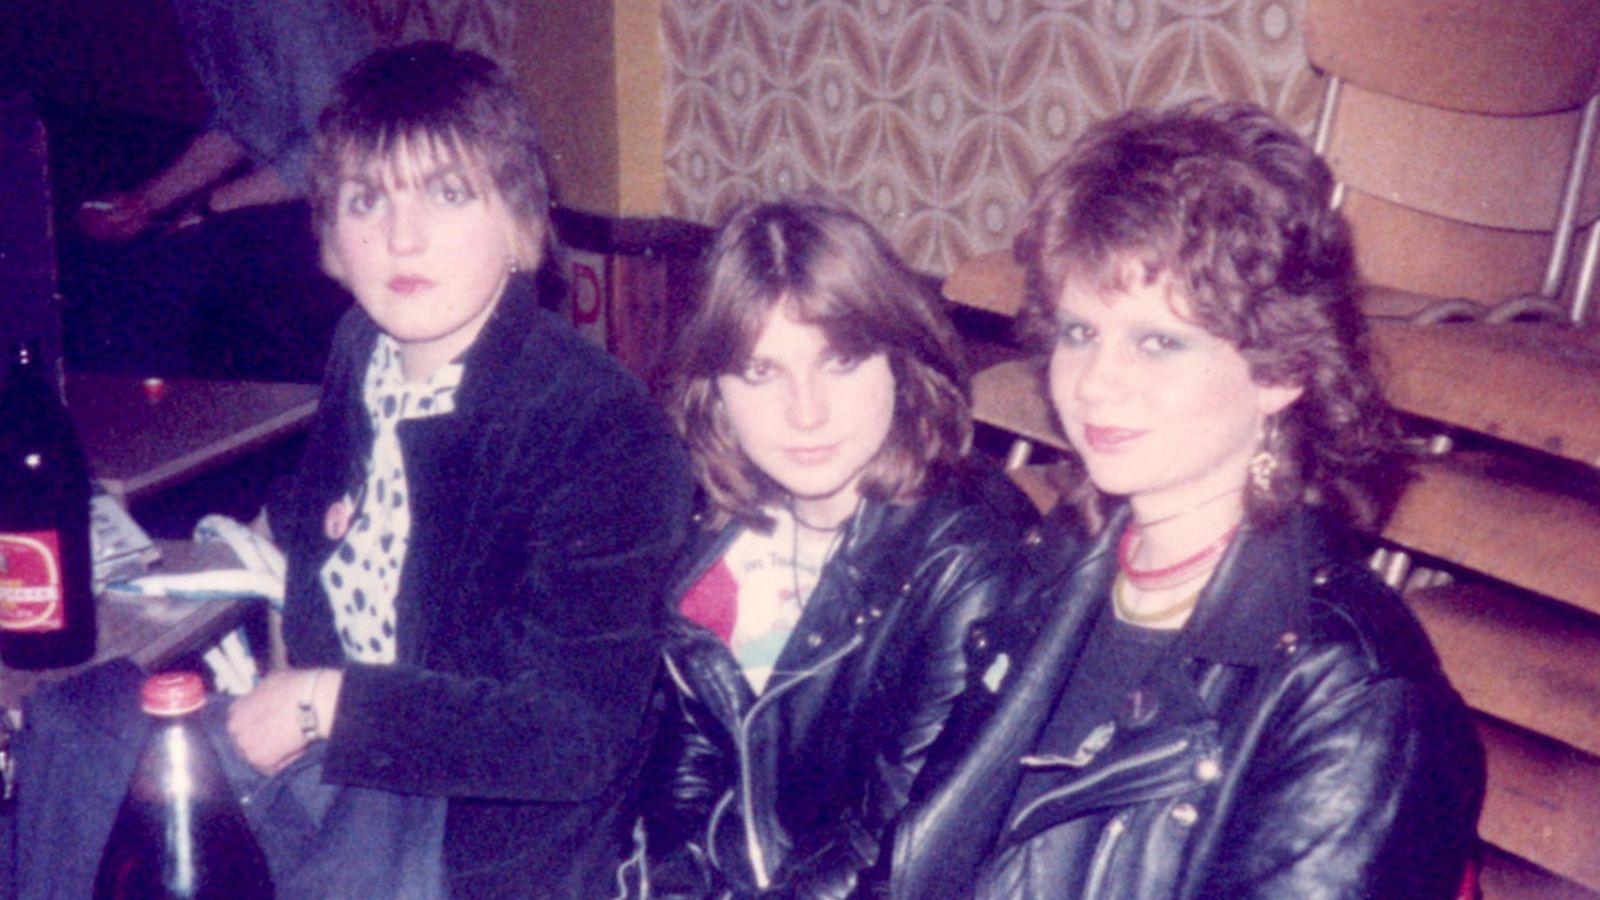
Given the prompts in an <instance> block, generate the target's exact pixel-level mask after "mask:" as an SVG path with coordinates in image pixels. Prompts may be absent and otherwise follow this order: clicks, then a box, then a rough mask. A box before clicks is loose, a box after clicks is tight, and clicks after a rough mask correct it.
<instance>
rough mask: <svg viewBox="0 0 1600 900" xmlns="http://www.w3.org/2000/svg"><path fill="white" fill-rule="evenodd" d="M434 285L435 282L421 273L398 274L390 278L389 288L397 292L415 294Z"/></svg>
mask: <svg viewBox="0 0 1600 900" xmlns="http://www.w3.org/2000/svg"><path fill="white" fill-rule="evenodd" d="M431 287H433V282H432V281H430V280H429V279H427V278H423V277H422V276H421V275H396V276H395V277H393V278H391V279H389V290H391V291H393V292H394V293H396V294H415V293H417V292H418V291H425V290H427V289H428V288H431Z"/></svg>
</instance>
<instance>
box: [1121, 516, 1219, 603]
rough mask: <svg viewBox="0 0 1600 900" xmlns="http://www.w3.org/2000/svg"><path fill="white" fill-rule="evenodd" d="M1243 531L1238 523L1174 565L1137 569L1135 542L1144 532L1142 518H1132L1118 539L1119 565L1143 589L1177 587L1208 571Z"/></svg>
mask: <svg viewBox="0 0 1600 900" xmlns="http://www.w3.org/2000/svg"><path fill="white" fill-rule="evenodd" d="M1238 533H1239V526H1238V525H1234V526H1233V527H1232V528H1229V529H1228V530H1227V531H1225V532H1223V534H1222V536H1221V537H1219V538H1217V539H1216V540H1214V541H1212V542H1211V543H1209V544H1207V545H1205V546H1204V547H1201V548H1200V549H1199V550H1198V551H1197V552H1196V553H1195V554H1194V555H1193V556H1190V557H1188V558H1187V559H1180V560H1178V561H1177V562H1175V563H1173V564H1172V565H1170V566H1162V567H1161V568H1159V569H1135V568H1134V567H1133V544H1134V541H1135V540H1137V539H1138V538H1139V536H1140V529H1139V523H1138V522H1129V523H1128V527H1127V528H1126V529H1124V530H1123V532H1122V539H1121V540H1119V541H1118V542H1117V565H1118V566H1120V567H1121V568H1122V574H1123V575H1124V576H1126V577H1127V579H1128V581H1129V583H1131V584H1132V585H1133V586H1134V587H1136V588H1138V589H1139V590H1141V591H1160V590H1165V589H1167V588H1172V587H1177V586H1178V585H1180V584H1183V583H1184V582H1186V581H1189V580H1191V579H1193V578H1196V577H1197V576H1199V575H1201V574H1202V573H1204V572H1205V571H1206V570H1207V569H1208V568H1209V567H1210V565H1211V563H1212V562H1213V561H1214V560H1216V558H1217V557H1219V556H1221V555H1222V551H1224V550H1226V549H1228V542H1229V541H1232V540H1233V536H1234V535H1235V534H1238Z"/></svg>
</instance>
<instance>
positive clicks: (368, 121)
mask: <svg viewBox="0 0 1600 900" xmlns="http://www.w3.org/2000/svg"><path fill="white" fill-rule="evenodd" d="M311 147H312V149H311V158H310V161H309V163H308V165H307V172H308V174H309V176H310V188H309V194H310V201H311V213H312V221H313V224H314V225H315V227H316V228H317V230H318V232H319V233H322V232H325V231H326V230H327V228H328V227H329V226H330V225H332V223H333V221H334V219H335V218H336V206H337V203H338V197H339V182H340V181H341V179H343V178H345V177H346V176H347V175H348V174H349V173H350V170H351V169H352V168H353V167H354V168H360V167H366V166H373V165H381V164H383V163H385V162H389V161H392V159H393V157H394V154H396V153H399V152H402V149H403V150H404V152H408V153H412V154H419V153H424V152H427V153H432V154H434V155H435V156H436V157H437V158H440V159H446V160H452V161H456V160H459V161H461V162H463V163H465V168H466V169H467V170H468V175H469V180H470V176H478V177H486V178H487V179H488V180H489V181H490V182H492V183H493V186H494V188H495V191H496V192H497V193H498V195H499V198H500V200H501V201H502V202H503V203H505V204H506V208H507V210H508V211H509V212H510V214H511V218H512V220H513V221H515V222H516V223H517V224H518V226H519V229H520V230H521V232H522V235H523V238H524V241H523V246H521V247H519V248H518V254H517V256H518V258H517V262H518V263H519V264H522V265H526V266H530V267H531V266H533V265H534V264H536V263H537V262H538V261H539V260H540V259H541V256H540V255H539V254H540V253H541V251H542V252H543V256H542V258H543V259H545V260H548V259H549V258H550V253H549V252H548V251H549V249H550V227H549V220H550V194H551V187H550V176H549V166H548V165H547V164H546V162H545V158H544V148H543V143H542V141H541V139H540V134H539V126H538V124H537V123H536V122H535V121H534V118H533V114H532V113H531V112H530V111H529V109H528V106H527V104H526V102H524V100H523V98H522V96H521V94H519V93H518V92H517V89H516V87H515V86H514V85H513V84H512V83H511V81H510V79H509V78H507V77H506V74H505V73H504V72H503V71H502V70H501V69H500V68H499V67H498V66H496V65H495V63H494V62H493V61H491V60H490V59H488V58H487V57H485V56H482V55H480V54H477V53H474V52H472V51H470V50H462V49H459V48H456V47H452V46H451V45H449V44H446V43H442V42H439V41H422V42H418V43H413V44H406V45H403V46H399V47H394V48H391V49H385V50H379V51H377V52H376V53H373V54H372V55H370V56H368V57H367V58H366V59H364V60H362V61H361V62H359V63H357V64H356V65H355V66H354V67H353V68H351V69H350V71H349V72H346V73H345V74H344V76H343V77H342V78H341V79H340V80H339V84H338V87H337V89H336V90H335V92H334V98H333V101H332V102H331V103H329V104H328V107H327V109H324V110H323V111H322V115H321V116H320V117H319V118H318V120H317V129H316V132H315V133H314V135H313V136H312V144H311ZM474 187H475V188H481V187H482V185H474Z"/></svg>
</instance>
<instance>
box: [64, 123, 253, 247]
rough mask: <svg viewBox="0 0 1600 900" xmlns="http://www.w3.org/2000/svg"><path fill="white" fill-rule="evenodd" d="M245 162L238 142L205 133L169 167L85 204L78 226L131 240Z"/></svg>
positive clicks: (104, 238)
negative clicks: (162, 215)
mask: <svg viewBox="0 0 1600 900" xmlns="http://www.w3.org/2000/svg"><path fill="white" fill-rule="evenodd" d="M245 158H246V154H245V149H244V147H243V145H241V144H240V143H239V142H238V141H236V140H234V139H233V138H231V137H229V136H228V135H227V134H225V133H224V132H221V131H207V132H205V133H203V134H201V135H200V136H199V137H197V138H195V139H194V141H193V142H191V143H190V144H189V146H188V148H186V149H185V150H184V151H183V153H182V154H180V155H179V156H178V158H177V159H176V160H174V161H173V162H172V164H171V165H169V166H167V167H166V168H165V169H162V170H161V172H160V173H159V174H157V175H156V176H155V177H154V178H151V179H150V180H149V181H147V182H145V183H144V184H142V185H140V186H139V187H137V188H134V189H133V190H131V191H128V192H126V193H121V194H111V195H109V196H106V197H102V198H100V199H97V200H91V201H89V202H88V203H86V204H84V205H83V207H82V208H81V209H80V210H79V212H78V224H79V226H80V227H82V228H83V231H84V233H85V234H87V235H89V236H90V237H92V238H94V239H95V240H99V241H126V240H131V239H133V238H135V237H138V236H139V235H140V234H141V233H143V232H144V230H145V229H146V228H149V227H150V223H151V222H152V221H154V220H155V219H156V218H157V217H158V216H160V215H161V214H162V213H164V212H166V211H168V210H169V209H172V208H173V207H175V206H178V205H179V204H181V203H182V202H183V201H185V200H187V199H188V198H189V197H191V196H193V195H194V194H195V192H197V191H199V190H201V189H203V188H205V187H206V186H207V185H209V184H211V183H212V182H214V181H216V180H217V179H218V178H221V177H222V176H224V175H226V174H227V173H228V172H230V171H232V170H233V169H234V168H235V167H236V166H238V165H239V164H240V163H241V162H243V161H244V160H245Z"/></svg>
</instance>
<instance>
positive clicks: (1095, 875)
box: [1083, 813, 1128, 900]
mask: <svg viewBox="0 0 1600 900" xmlns="http://www.w3.org/2000/svg"><path fill="white" fill-rule="evenodd" d="M1126 815H1127V813H1118V814H1117V816H1116V817H1115V818H1113V819H1112V820H1111V821H1110V822H1107V823H1106V827H1105V830H1104V831H1101V832H1100V841H1099V843H1097V844H1096V845H1095V848H1094V859H1092V860H1091V861H1090V862H1089V880H1088V881H1087V882H1085V883H1084V886H1083V896H1084V897H1085V898H1086V900H1093V898H1095V897H1098V896H1100V893H1101V891H1102V889H1104V887H1105V880H1106V871H1107V870H1109V869H1110V868H1111V853H1112V851H1114V850H1116V849H1117V844H1118V843H1120V842H1121V840H1122V835H1123V833H1124V832H1126V831H1127V830H1128V824H1127V822H1126V821H1125V820H1124V817H1125V816H1126Z"/></svg>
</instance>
